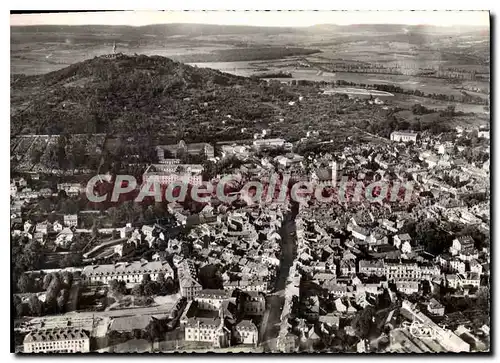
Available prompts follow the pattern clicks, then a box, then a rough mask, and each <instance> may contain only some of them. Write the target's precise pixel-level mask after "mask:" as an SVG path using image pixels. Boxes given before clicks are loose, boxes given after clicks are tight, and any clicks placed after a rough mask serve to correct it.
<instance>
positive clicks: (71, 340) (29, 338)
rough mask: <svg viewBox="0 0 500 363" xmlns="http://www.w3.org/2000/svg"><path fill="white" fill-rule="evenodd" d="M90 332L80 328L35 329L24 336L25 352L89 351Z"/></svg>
mask: <svg viewBox="0 0 500 363" xmlns="http://www.w3.org/2000/svg"><path fill="white" fill-rule="evenodd" d="M88 352H90V339H89V334H88V333H87V332H86V331H85V330H82V329H78V328H61V329H45V330H35V331H32V332H30V333H28V335H26V336H25V337H24V353H88Z"/></svg>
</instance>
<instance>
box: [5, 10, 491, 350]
mask: <svg viewBox="0 0 500 363" xmlns="http://www.w3.org/2000/svg"><path fill="white" fill-rule="evenodd" d="M484 15H485V17H486V22H485V23H484V24H483V26H470V27H466V26H463V27H459V28H458V29H456V28H454V27H449V28H446V27H441V26H438V25H427V26H424V25H401V24H399V22H398V21H396V20H397V19H395V18H394V22H393V23H390V24H358V25H345V26H340V25H329V24H323V25H314V26H307V27H296V28H294V27H290V28H284V27H262V26H258V24H257V25H256V26H237V25H231V26H230V25H203V24H154V25H147V26H142V27H127V26H117V25H115V26H111V25H88V26H69V25H68V26H60V25H57V26H56V25H53V26H52V25H39V26H35V25H30V26H24V25H16V21H19V20H20V19H21V20H22V17H23V15H11V20H12V22H11V47H12V49H11V63H12V65H11V71H12V74H11V84H10V86H11V114H10V115H11V134H10V162H11V170H10V214H11V219H10V236H11V237H10V243H11V254H12V255H11V271H12V272H11V309H12V325H11V329H12V334H11V336H12V342H11V344H12V352H16V353H89V352H99V353H135V352H138V353H144V352H148V353H175V352H183V353H206V352H216V353H227V352H243V353H297V352H310V353H313V352H322V353H448V352H451V353H459V352H460V353H469V352H484V353H487V352H489V351H490V303H491V297H490V278H491V276H490V271H491V267H490V266H491V261H490V253H491V246H490V110H489V96H490V94H489V92H490V88H489V86H490V84H489V77H490V71H489V62H490V53H489V50H490V44H489V41H490V38H489V15H488V13H487V12H486V13H485V14H484ZM40 16H43V14H40ZM81 16H82V17H84V16H89V17H90V16H91V13H85V14H83V13H82V14H81ZM186 16H188V15H186ZM345 16H347V14H346V15H345ZM449 16H451V15H449ZM332 22H333V21H332ZM21 23H22V22H21ZM354 23H355V22H354ZM398 24H399V25H398Z"/></svg>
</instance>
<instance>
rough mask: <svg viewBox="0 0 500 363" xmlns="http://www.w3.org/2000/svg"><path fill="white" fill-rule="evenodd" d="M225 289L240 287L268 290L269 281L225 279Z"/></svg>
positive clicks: (258, 290)
mask: <svg viewBox="0 0 500 363" xmlns="http://www.w3.org/2000/svg"><path fill="white" fill-rule="evenodd" d="M223 288H224V290H226V291H233V290H235V289H240V290H242V291H246V292H248V291H255V292H267V281H265V280H263V279H251V280H239V281H225V282H224V286H223Z"/></svg>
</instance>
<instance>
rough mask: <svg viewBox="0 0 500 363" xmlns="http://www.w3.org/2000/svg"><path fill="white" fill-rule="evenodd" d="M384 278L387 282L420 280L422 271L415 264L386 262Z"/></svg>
mask: <svg viewBox="0 0 500 363" xmlns="http://www.w3.org/2000/svg"><path fill="white" fill-rule="evenodd" d="M384 267H385V276H386V277H387V280H389V281H394V280H400V279H403V280H420V278H421V277H422V270H421V269H420V267H419V266H418V265H417V263H415V262H386V263H385V266H384Z"/></svg>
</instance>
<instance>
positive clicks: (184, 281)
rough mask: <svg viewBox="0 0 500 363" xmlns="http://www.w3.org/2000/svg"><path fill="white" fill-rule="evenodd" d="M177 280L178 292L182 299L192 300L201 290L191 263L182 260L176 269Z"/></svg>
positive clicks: (194, 268)
mask: <svg viewBox="0 0 500 363" xmlns="http://www.w3.org/2000/svg"><path fill="white" fill-rule="evenodd" d="M177 276H178V278H179V290H180V293H181V296H182V297H185V298H186V299H188V300H192V299H193V298H194V297H195V296H196V295H198V293H199V292H200V291H201V290H202V287H201V285H200V283H199V282H198V276H197V274H196V267H195V266H194V264H193V262H192V261H189V260H184V261H182V262H181V263H180V265H179V267H178V268H177Z"/></svg>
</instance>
